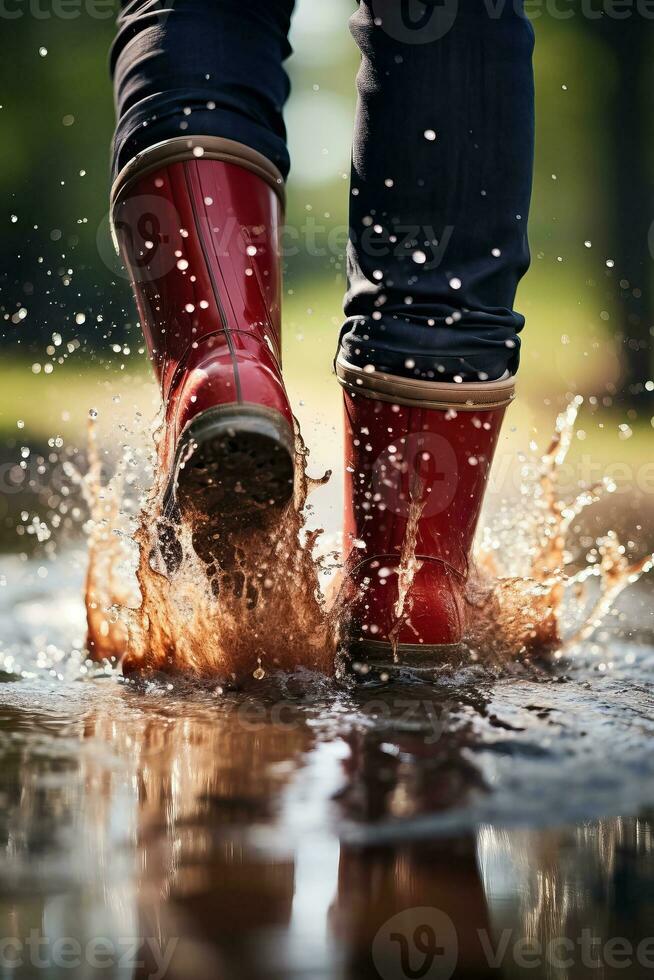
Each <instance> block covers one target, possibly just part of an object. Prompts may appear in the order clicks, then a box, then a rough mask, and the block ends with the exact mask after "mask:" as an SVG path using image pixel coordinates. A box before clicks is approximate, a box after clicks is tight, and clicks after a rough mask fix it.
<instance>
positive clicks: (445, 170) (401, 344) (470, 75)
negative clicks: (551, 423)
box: [341, 0, 534, 381]
mask: <svg viewBox="0 0 654 980" xmlns="http://www.w3.org/2000/svg"><path fill="white" fill-rule="evenodd" d="M409 6H411V5H407V4H404V3H398V2H396V0H362V2H361V4H360V7H359V10H358V12H357V13H356V14H355V15H354V16H353V18H352V21H351V27H352V33H353V35H354V37H355V39H356V41H357V43H358V45H359V47H360V48H361V54H362V62H361V70H360V72H359V77H358V87H359V106H358V113H357V123H356V127H355V139H354V153H353V171H352V198H351V220H350V226H351V236H352V241H351V244H350V250H349V270H348V271H349V279H350V286H349V292H348V294H347V297H346V304H345V311H346V314H347V316H348V319H347V321H346V323H345V326H344V328H343V332H342V337H341V352H342V353H343V355H344V356H345V357H346V359H347V360H348V361H349V362H351V363H353V364H357V365H360V366H363V365H364V364H372V365H374V366H376V367H377V368H378V369H379V370H382V371H388V372H389V373H392V374H400V375H406V376H408V377H420V378H435V379H437V380H438V379H440V380H451V379H452V378H453V377H455V376H461V377H462V378H464V379H465V380H475V381H476V380H480V379H481V380H484V379H485V378H488V377H490V378H497V377H499V376H500V375H502V374H503V373H504V371H505V370H506V369H507V368H509V369H510V370H511V371H512V373H515V369H516V368H517V364H518V350H519V339H518V336H517V334H518V332H519V331H520V330H521V328H522V326H523V323H524V321H523V318H522V317H521V316H520V315H519V314H518V313H515V312H513V302H514V298H515V292H516V287H517V284H518V281H519V279H520V277H521V276H522V275H523V274H524V272H525V271H526V269H527V265H528V262H529V250H528V245H527V213H528V208H529V199H530V193H531V175H532V158H533V129H534V121H533V117H534V110H533V77H532V67H531V54H532V47H533V32H532V28H531V25H530V23H529V22H528V21H527V19H526V18H525V17H524V16H523V15H522V14H519V13H516V9H517V5H516V4H513V3H507V4H504V5H499V8H500V9H501V11H502V12H501V13H496V14H495V16H492V15H491V13H489V11H488V6H489V5H487V4H483V3H479V4H477V3H475V4H468V3H462V4H459V5H458V7H459V9H458V11H455V16H454V19H453V20H452V15H451V14H450V12H449V10H448V8H449V9H451V8H452V3H451V2H447V3H445V5H444V6H443V5H438V6H434V7H433V8H429V7H427V8H426V9H427V12H428V13H427V15H426V16H425V17H423V18H422V20H420V21H416V22H415V23H416V26H415V28H414V29H410V28H409V27H407V26H406V24H408V23H409V21H408V17H409V16H410V15H409V13H405V15H404V18H403V15H402V14H401V13H400V11H401V10H405V11H406V9H407V7H409ZM417 6H421V5H420V4H418V5H417ZM491 9H492V8H491ZM395 239H396V240H395Z"/></svg>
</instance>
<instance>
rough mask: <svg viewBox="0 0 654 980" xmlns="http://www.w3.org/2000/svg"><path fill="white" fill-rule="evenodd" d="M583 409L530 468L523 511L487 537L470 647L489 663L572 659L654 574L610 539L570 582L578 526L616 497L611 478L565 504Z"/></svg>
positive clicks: (573, 406)
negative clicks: (589, 594)
mask: <svg viewBox="0 0 654 980" xmlns="http://www.w3.org/2000/svg"><path fill="white" fill-rule="evenodd" d="M582 403H583V399H582V398H581V397H580V396H578V397H576V398H574V399H573V400H572V401H571V402H570V404H569V405H568V407H567V408H566V409H565V411H563V412H562V413H561V414H560V415H559V417H558V419H557V422H556V429H555V432H554V436H553V438H552V441H551V443H550V445H549V447H548V449H547V451H546V452H545V454H544V456H542V458H540V459H534V460H531V461H529V460H527V461H525V465H524V466H523V480H522V483H521V486H520V498H521V499H520V501H519V503H518V505H517V506H516V505H512V506H511V508H510V509H509V508H507V507H505V510H504V512H503V513H501V514H500V516H499V517H498V519H497V520H496V522H494V523H493V524H491V525H490V526H489V527H488V528H486V529H485V530H484V534H483V537H482V540H481V543H480V546H479V548H478V550H477V553H476V556H475V568H474V572H473V574H472V575H471V579H470V582H469V587H468V599H469V606H470V617H469V624H468V635H467V638H466V639H467V642H468V644H469V645H470V646H471V647H472V648H473V649H475V650H476V651H479V655H480V657H481V656H483V657H484V658H485V659H486V658H488V656H489V655H490V657H492V658H494V659H499V660H507V659H508V658H515V657H518V656H520V655H525V654H527V655H529V654H535V655H538V654H546V653H550V654H552V653H553V654H554V656H555V657H560V656H562V655H563V654H564V653H568V652H570V651H571V650H572V648H573V647H574V645H575V644H576V643H578V642H580V641H581V640H585V639H588V638H589V637H590V636H591V635H592V634H593V633H594V631H595V630H596V629H597V627H598V626H599V625H600V623H601V622H602V620H603V619H604V618H605V616H606V615H607V614H608V613H609V612H610V610H611V609H612V607H613V604H614V603H615V601H616V599H617V598H618V596H619V595H620V594H621V593H622V592H623V591H624V589H625V588H627V586H629V585H631V584H633V583H635V582H637V581H638V579H639V578H640V577H641V576H642V575H643V574H644V573H646V572H648V571H650V570H651V569H652V567H653V566H654V555H647V556H646V557H645V558H643V559H642V560H641V561H639V562H636V563H635V564H630V563H629V562H628V560H627V559H626V558H625V548H624V547H623V546H622V545H621V544H620V542H619V540H618V537H617V535H616V534H615V532H613V531H609V532H608V533H607V534H606V535H604V536H603V537H601V538H599V539H598V540H597V542H596V545H597V547H596V549H592V550H591V551H590V552H589V553H588V555H587V558H586V564H585V566H584V567H583V568H582V569H581V570H580V571H578V572H576V573H574V574H568V571H567V569H568V566H570V565H571V564H572V562H573V555H572V553H571V552H570V551H569V548H571V547H572V545H573V543H574V542H571V541H570V537H571V530H572V525H573V522H574V521H575V520H576V518H577V517H579V515H580V514H581V513H582V512H583V511H584V510H585V509H586V508H587V507H589V506H590V505H591V504H594V503H595V502H596V501H598V500H600V499H601V498H602V496H603V495H604V494H606V493H613V492H614V491H615V489H616V486H615V484H614V483H613V481H611V480H609V479H607V478H605V479H603V480H601V481H599V482H598V483H596V484H593V485H592V486H589V487H587V488H585V489H583V490H582V492H581V493H580V494H578V495H577V497H576V498H575V499H574V500H572V501H571V502H568V503H566V502H565V501H564V500H562V499H561V496H560V489H559V480H560V474H561V471H562V467H563V464H564V462H565V460H566V457H567V455H568V452H569V450H570V447H571V445H572V440H573V437H574V433H575V426H576V421H577V415H578V413H579V409H580V407H581V405H582ZM591 577H598V578H599V580H600V581H599V596H598V597H597V598H596V600H595V602H594V603H593V604H592V605H591V607H590V608H589V606H588V602H587V601H585V600H586V596H585V592H584V585H585V583H586V582H587V581H588V580H589V579H591ZM570 608H572V609H573V610H574V611H575V612H576V617H575V616H574V614H573V618H576V621H575V622H573V623H572V625H571V626H570V625H569V624H568V623H567V622H566V620H567V617H568V614H569V612H570ZM580 618H581V622H580V621H579V620H580Z"/></svg>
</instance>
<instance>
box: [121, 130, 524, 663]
mask: <svg viewBox="0 0 654 980" xmlns="http://www.w3.org/2000/svg"><path fill="white" fill-rule="evenodd" d="M283 194H284V191H283V181H282V178H281V176H280V175H279V173H278V172H277V171H276V169H275V168H274V167H273V166H272V164H270V162H269V161H268V160H266V159H265V158H264V157H262V156H261V155H260V154H258V153H256V152H255V151H253V150H250V149H248V148H246V147H244V146H242V145H241V144H238V143H235V142H233V141H231V140H226V139H217V138H213V137H197V138H187V137H182V138H179V139H175V140H169V141H166V142H165V143H161V144H159V145H157V146H154V147H152V148H151V149H150V150H148V151H147V152H145V153H143V154H141V155H139V156H138V157H136V158H135V159H134V160H133V161H132V162H131V163H130V164H129V165H128V166H127V167H126V168H125V169H124V170H123V172H122V173H121V174H120V175H119V177H118V179H117V181H116V184H115V187H114V192H113V197H112V219H113V228H114V232H115V236H116V239H117V244H118V246H119V248H120V251H121V253H122V256H123V259H124V262H125V264H126V266H127V269H128V272H129V274H130V277H131V279H132V282H133V284H134V292H135V296H136V302H137V306H138V310H139V315H140V318H141V323H142V326H143V332H144V335H145V339H146V343H147V346H148V350H149V353H150V357H151V360H152V362H153V365H154V368H155V371H156V374H157V377H158V380H159V382H160V385H161V392H162V397H163V403H164V408H165V424H164V428H163V437H162V440H161V443H160V464H161V472H162V474H164V476H165V480H166V486H165V491H164V493H165V497H164V499H165V506H166V509H167V510H168V513H169V514H171V515H172V514H174V513H176V511H177V509H178V510H179V511H180V512H181V514H182V516H183V517H184V518H185V519H187V520H190V521H191V522H192V523H193V524H194V526H195V527H196V529H197V530H196V540H197V539H200V540H201V542H202V545H203V548H202V549H199V550H203V551H204V552H205V553H207V554H212V553H214V552H215V553H218V554H219V553H220V540H221V538H222V537H224V536H225V535H227V534H229V531H230V529H231V528H233V527H234V526H247V525H257V524H259V525H265V524H266V523H268V522H272V521H275V520H278V519H279V518H280V516H281V513H282V512H283V510H284V508H285V507H286V506H287V505H288V504H289V502H290V501H291V499H292V496H293V481H294V468H295V446H294V432H293V415H292V412H291V408H290V405H289V401H288V396H287V393H286V389H285V387H284V382H283V379H282V374H281V323H280V308H281V276H280V262H279V252H278V236H279V226H280V222H281V220H282V213H283ZM337 374H338V378H339V380H340V382H341V384H342V385H343V388H344V400H345V468H346V480H345V534H346V542H347V547H348V550H349V551H350V553H349V556H348V558H347V564H346V571H347V577H348V583H349V584H348V591H349V599H348V604H347V608H348V614H347V619H348V623H347V640H348V643H349V645H350V646H351V647H352V649H353V650H359V651H360V653H361V654H362V656H364V657H366V658H368V657H372V658H374V657H377V656H379V657H381V658H382V659H384V658H385V657H386V656H387V654H388V651H389V649H390V648H391V647H392V648H393V649H394V650H395V651H396V653H397V654H398V655H399V657H400V659H402V656H403V655H408V654H415V653H417V654H418V655H419V657H420V656H421V655H423V654H424V655H426V654H427V653H428V651H429V649H430V648H434V647H441V646H443V645H449V644H454V643H458V642H460V640H461V638H462V635H463V631H464V626H465V601H464V590H465V583H466V577H467V572H468V562H469V558H470V550H471V546H472V539H473V536H474V532H475V528H476V524H477V520H478V516H479V511H480V507H481V503H482V499H483V495H484V489H485V485H486V480H487V476H488V471H489V468H490V464H491V461H492V457H493V452H494V449H495V445H496V442H497V438H498V434H499V430H500V425H501V422H502V417H503V414H504V409H505V407H506V405H507V404H508V403H509V402H510V400H511V398H512V396H513V381H512V379H507V380H501V381H496V382H487V383H480V384H440V383H431V382H421V381H414V380H411V379H405V378H399V377H394V376H390V375H384V374H380V373H378V372H371V373H369V372H366V371H362V370H360V369H358V368H356V367H355V366H352V365H349V364H348V363H347V362H345V361H343V360H342V359H339V360H338V362H337ZM214 546H215V547H214Z"/></svg>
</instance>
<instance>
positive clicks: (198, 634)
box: [84, 432, 336, 683]
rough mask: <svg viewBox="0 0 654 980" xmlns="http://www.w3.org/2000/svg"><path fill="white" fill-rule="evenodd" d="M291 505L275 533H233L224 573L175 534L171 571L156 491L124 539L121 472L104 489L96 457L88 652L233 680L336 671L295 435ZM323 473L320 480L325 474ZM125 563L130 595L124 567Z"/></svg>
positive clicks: (89, 480)
mask: <svg viewBox="0 0 654 980" xmlns="http://www.w3.org/2000/svg"><path fill="white" fill-rule="evenodd" d="M296 438H297V443H296V459H297V466H296V471H297V477H296V485H295V494H294V501H293V502H292V504H290V505H289V507H288V508H287V510H286V512H285V514H284V516H283V519H282V520H281V521H280V522H279V525H278V526H276V527H275V528H274V529H273V530H270V529H268V530H262V529H257V530H249V531H247V532H242V534H241V537H240V538H239V537H237V536H236V535H234V536H233V538H232V541H231V545H232V551H233V554H232V558H231V560H230V562H229V568H218V567H216V566H215V565H214V566H213V567H209V568H208V567H207V565H205V563H204V562H202V561H201V559H200V558H199V557H198V556H197V555H196V553H195V550H194V548H193V545H192V532H191V529H190V528H189V527H186V526H182V527H181V528H180V529H179V532H178V542H179V546H180V549H181V557H180V561H179V565H178V567H177V568H176V570H175V571H174V572H172V573H170V574H168V573H167V572H166V571H164V570H163V568H162V565H161V562H160V561H157V560H156V559H155V558H154V556H156V555H157V554H158V550H159V535H160V528H161V522H162V493H161V492H160V488H157V487H156V486H155V488H154V490H153V492H152V493H151V495H150V497H149V498H148V500H147V501H146V502H145V503H144V505H143V508H142V512H141V515H140V518H139V520H138V524H137V529H136V532H135V534H134V535H133V541H134V543H135V546H136V564H135V567H134V549H133V547H131V546H130V541H129V539H127V538H126V537H125V536H124V535H123V534H121V533H120V529H119V524H120V488H119V484H120V476H119V475H117V477H115V478H114V480H113V481H111V482H110V484H109V486H103V485H102V482H101V479H100V471H99V464H98V463H97V459H94V458H93V456H92V457H91V466H90V469H89V473H88V475H87V477H85V480H84V484H85V488H86V493H87V500H88V502H89V506H90V509H91V517H92V521H91V530H90V537H89V566H88V569H89V570H88V574H87V591H86V603H87V613H88V616H87V618H88V649H89V651H90V652H91V653H92V654H93V656H94V657H95V658H96V659H98V658H106V659H109V660H116V661H117V662H119V663H120V664H121V666H122V670H123V673H125V674H130V673H134V672H147V673H152V672H157V671H162V672H166V673H180V674H184V675H185V676H195V677H207V678H220V679H224V680H225V681H226V682H228V683H229V682H235V681H238V682H240V681H241V680H243V679H244V678H246V677H248V676H253V677H255V678H256V679H261V678H263V677H264V676H265V674H266V672H267V671H269V670H272V669H275V670H290V669H293V668H294V667H295V666H297V665H298V664H302V665H304V666H305V667H308V668H310V669H314V670H318V671H321V672H322V673H326V674H329V673H331V672H332V671H333V663H334V656H335V642H336V641H335V630H334V626H333V620H332V618H331V617H330V616H329V615H328V613H327V611H326V609H325V603H324V599H323V596H322V594H321V590H320V586H319V580H318V575H319V567H318V564H317V562H316V559H315V557H314V552H315V546H316V542H317V539H318V537H319V535H320V533H321V532H320V531H312V532H309V531H307V530H306V528H305V526H304V522H305V518H304V508H305V504H306V500H307V497H308V495H309V493H310V491H311V490H312V489H313V487H314V486H315V485H319V484H320V483H321V482H323V480H313V479H311V478H310V477H309V476H308V475H307V472H306V464H307V456H308V452H307V450H306V448H305V447H304V444H303V443H302V440H301V438H300V435H299V432H296ZM327 478H328V477H325V478H324V479H327ZM130 560H131V562H132V583H133V585H132V588H131V589H130V588H129V587H127V586H126V585H125V568H126V566H127V565H129V562H130Z"/></svg>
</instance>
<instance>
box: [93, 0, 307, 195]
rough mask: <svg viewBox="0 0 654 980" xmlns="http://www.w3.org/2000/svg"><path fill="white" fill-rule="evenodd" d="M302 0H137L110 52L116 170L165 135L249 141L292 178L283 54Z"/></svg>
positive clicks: (128, 10) (287, 51)
mask: <svg viewBox="0 0 654 980" xmlns="http://www.w3.org/2000/svg"><path fill="white" fill-rule="evenodd" d="M294 4H295V0H249V2H248V3H239V2H238V0H129V2H128V3H125V4H124V6H123V10H122V13H121V15H120V17H119V19H118V34H117V37H116V40H115V42H114V45H113V48H112V52H111V71H112V77H113V80H114V90H115V101H116V115H117V120H118V121H117V127H116V135H115V140H114V174H117V173H118V171H119V170H120V169H121V168H122V167H124V166H125V164H126V163H128V162H129V161H130V160H131V159H132V158H133V157H135V156H136V154H137V153H140V152H141V151H143V150H145V149H147V148H148V147H150V146H153V145H154V144H155V143H158V142H160V141H161V140H166V139H172V138H174V137H176V136H183V135H184V134H186V133H188V134H190V135H199V134H202V135H203V136H218V137H223V138H228V139H232V140H236V141H237V142H239V143H244V144H245V145H246V146H249V147H251V148H252V149H253V150H258V152H259V153H262V154H263V155H264V156H265V157H267V159H268V160H270V161H271V162H272V163H273V164H275V166H276V167H277V169H278V170H280V171H281V173H282V176H283V177H284V178H286V177H287V175H288V169H289V161H288V151H287V149H286V130H285V128H284V122H283V119H282V109H283V107H284V103H285V102H286V99H287V98H288V93H289V82H288V77H287V75H286V72H285V71H284V67H283V62H284V59H285V58H286V57H287V56H288V55H289V54H290V52H291V49H290V45H289V43H288V31H289V27H290V22H291V14H292V13H293V7H294Z"/></svg>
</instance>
